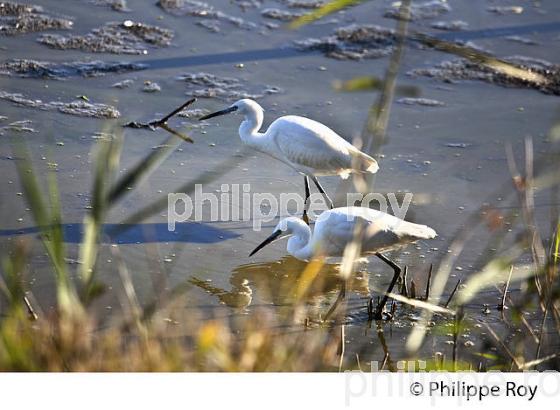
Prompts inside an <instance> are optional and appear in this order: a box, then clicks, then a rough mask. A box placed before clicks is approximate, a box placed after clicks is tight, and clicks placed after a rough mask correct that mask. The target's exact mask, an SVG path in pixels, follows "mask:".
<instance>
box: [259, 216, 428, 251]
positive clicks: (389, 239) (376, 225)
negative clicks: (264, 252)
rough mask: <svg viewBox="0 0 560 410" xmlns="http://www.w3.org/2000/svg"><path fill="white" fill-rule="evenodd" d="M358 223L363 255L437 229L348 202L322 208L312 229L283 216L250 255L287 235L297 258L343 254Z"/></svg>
mask: <svg viewBox="0 0 560 410" xmlns="http://www.w3.org/2000/svg"><path fill="white" fill-rule="evenodd" d="M358 223H361V224H363V225H362V226H363V236H362V240H361V243H362V246H361V249H362V251H361V253H362V255H368V254H375V255H376V256H379V255H381V253H380V252H382V251H384V250H387V249H391V248H394V247H397V246H399V245H403V244H405V243H408V242H414V241H417V240H419V239H432V238H435V237H436V236H437V234H436V231H434V230H433V229H432V228H430V227H428V226H426V225H419V224H415V223H412V222H407V221H405V220H403V219H400V218H397V217H396V216H393V215H389V214H387V213H385V212H381V211H377V210H375V209H371V208H363V207H357V206H348V207H342V208H334V209H331V210H329V211H325V212H323V213H322V214H321V215H320V216H319V218H318V219H317V222H316V223H315V231H314V232H311V228H310V227H309V226H308V225H307V224H305V223H304V222H303V221H302V220H301V219H299V218H296V217H289V218H285V219H282V220H281V221H280V222H279V223H278V225H276V228H274V231H273V232H272V235H270V236H269V237H268V238H267V239H266V240H265V241H264V242H262V243H261V244H260V245H259V246H257V247H256V248H255V249H254V250H253V251H252V252H251V254H250V255H249V256H253V255H254V254H255V253H257V252H258V251H259V250H261V249H262V248H264V247H265V246H266V245H268V244H270V243H272V242H274V241H275V240H277V239H280V238H283V237H288V236H289V237H290V239H289V240H288V246H287V250H288V253H289V254H290V255H292V256H294V257H296V258H298V259H301V260H305V261H307V260H310V259H312V258H313V257H314V256H323V257H342V256H343V254H344V250H345V249H346V246H347V245H348V244H349V243H351V242H352V240H353V239H354V232H355V228H356V225H357V224H358ZM381 259H383V258H381ZM383 260H384V261H385V259H383Z"/></svg>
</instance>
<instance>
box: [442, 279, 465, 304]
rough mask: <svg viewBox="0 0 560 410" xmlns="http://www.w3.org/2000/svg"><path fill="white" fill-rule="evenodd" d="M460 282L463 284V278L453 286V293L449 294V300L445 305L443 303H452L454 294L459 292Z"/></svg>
mask: <svg viewBox="0 0 560 410" xmlns="http://www.w3.org/2000/svg"><path fill="white" fill-rule="evenodd" d="M460 284H461V279H459V280H458V281H457V284H456V285H455V287H454V288H453V291H451V295H449V297H448V298H447V302H445V305H443V306H444V307H447V306H449V303H451V299H453V296H455V293H456V292H457V289H459V285H460Z"/></svg>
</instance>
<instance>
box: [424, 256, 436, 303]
mask: <svg viewBox="0 0 560 410" xmlns="http://www.w3.org/2000/svg"><path fill="white" fill-rule="evenodd" d="M433 269H434V265H433V264H432V263H430V271H429V272H428V281H427V282H426V294H425V295H424V300H428V299H429V298H430V287H431V286H432V270H433Z"/></svg>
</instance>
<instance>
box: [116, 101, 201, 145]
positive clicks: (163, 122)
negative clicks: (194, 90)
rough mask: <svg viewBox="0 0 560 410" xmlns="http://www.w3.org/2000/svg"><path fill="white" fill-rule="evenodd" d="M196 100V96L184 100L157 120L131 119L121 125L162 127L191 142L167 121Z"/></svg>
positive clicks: (149, 127) (151, 128)
mask: <svg viewBox="0 0 560 410" xmlns="http://www.w3.org/2000/svg"><path fill="white" fill-rule="evenodd" d="M195 101H196V98H191V99H190V100H188V101H187V102H185V103H184V104H182V105H181V106H179V107H177V108H175V109H174V110H173V111H171V112H170V113H169V114H167V115H166V116H165V117H163V118H161V119H159V120H153V121H150V122H137V121H131V122H129V123H127V124H125V125H123V127H126V128H136V129H149V130H152V131H155V130H156V128H163V129H164V130H166V131H167V132H169V133H171V134H173V135H175V136H177V137H179V138H181V139H182V140H184V141H187V142H190V143H193V142H194V141H193V140H192V139H191V138H190V137H188V136H186V135H183V134H181V133H180V132H178V131H175V130H174V129H172V128H171V127H169V126H168V125H167V121H168V120H169V119H170V118H171V117H173V116H174V115H176V114H178V113H180V112H181V111H183V110H184V109H185V108H187V107H188V106H189V105H191V104H192V103H194V102H195Z"/></svg>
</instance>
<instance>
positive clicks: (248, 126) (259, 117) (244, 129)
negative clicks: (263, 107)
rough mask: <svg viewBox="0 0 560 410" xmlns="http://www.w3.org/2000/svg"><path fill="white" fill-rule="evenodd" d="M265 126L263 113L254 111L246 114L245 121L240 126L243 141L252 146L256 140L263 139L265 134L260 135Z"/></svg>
mask: <svg viewBox="0 0 560 410" xmlns="http://www.w3.org/2000/svg"><path fill="white" fill-rule="evenodd" d="M262 124H263V113H262V111H253V112H250V113H247V114H245V119H244V120H243V122H242V123H241V125H240V126H239V136H240V137H241V140H242V141H243V142H244V143H246V144H249V145H251V144H252V143H254V142H255V141H256V140H258V139H259V138H261V137H262V136H263V134H261V133H259V130H260V129H261V127H262Z"/></svg>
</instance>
